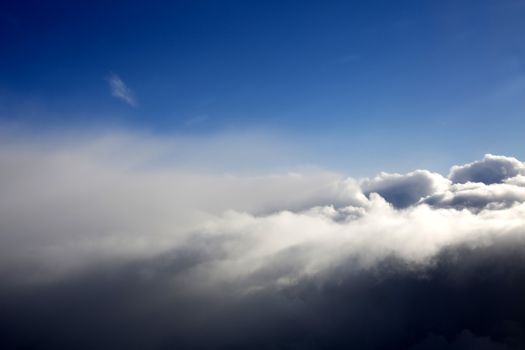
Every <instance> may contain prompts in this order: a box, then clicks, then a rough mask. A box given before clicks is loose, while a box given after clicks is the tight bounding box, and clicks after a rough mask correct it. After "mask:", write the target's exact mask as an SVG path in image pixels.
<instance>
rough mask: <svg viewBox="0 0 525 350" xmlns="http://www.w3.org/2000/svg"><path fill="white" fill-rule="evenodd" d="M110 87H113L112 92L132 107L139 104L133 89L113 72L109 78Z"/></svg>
mask: <svg viewBox="0 0 525 350" xmlns="http://www.w3.org/2000/svg"><path fill="white" fill-rule="evenodd" d="M108 82H109V87H110V88H111V94H112V95H113V96H114V97H116V98H118V99H120V100H122V101H124V102H126V103H127V104H129V105H130V106H132V107H136V106H137V101H136V99H135V96H134V94H133V91H131V89H130V88H129V87H128V86H127V85H126V84H125V83H124V81H123V80H122V79H121V78H120V77H119V76H118V75H116V74H114V73H112V74H111V75H110V77H109V78H108Z"/></svg>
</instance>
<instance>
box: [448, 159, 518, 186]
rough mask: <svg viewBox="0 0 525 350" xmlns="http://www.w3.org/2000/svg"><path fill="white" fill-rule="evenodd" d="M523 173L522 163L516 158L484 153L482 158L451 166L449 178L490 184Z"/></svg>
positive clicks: (455, 180) (457, 181)
mask: <svg viewBox="0 0 525 350" xmlns="http://www.w3.org/2000/svg"><path fill="white" fill-rule="evenodd" d="M524 173H525V167H524V166H523V163H522V162H520V161H519V160H517V159H516V158H512V157H504V156H495V155H492V154H486V155H485V157H483V159H482V160H479V161H475V162H473V163H469V164H465V165H456V166H453V167H452V169H451V170H450V175H449V178H450V180H451V181H452V182H454V183H466V182H481V183H484V184H486V185H490V184H495V183H501V182H503V180H505V179H508V178H512V177H515V176H517V175H519V174H522V175H523V174H524Z"/></svg>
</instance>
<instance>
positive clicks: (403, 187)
mask: <svg viewBox="0 0 525 350" xmlns="http://www.w3.org/2000/svg"><path fill="white" fill-rule="evenodd" d="M447 186H448V180H446V179H445V178H443V176H441V175H439V174H436V173H431V172H429V171H427V170H416V171H414V172H411V173H408V174H406V175H401V174H388V173H381V174H379V175H378V176H377V177H375V178H374V179H372V180H368V179H367V180H365V181H363V182H362V183H361V188H362V190H363V192H364V193H365V194H366V195H368V194H370V193H372V192H375V193H378V194H379V195H381V197H383V198H385V199H386V200H387V201H388V202H389V203H392V204H393V205H394V206H395V207H396V208H406V207H408V206H410V205H412V204H415V203H417V202H418V201H419V200H420V199H421V198H423V197H426V196H428V195H431V194H433V193H435V192H436V191H439V190H440V189H444V188H446V187H447Z"/></svg>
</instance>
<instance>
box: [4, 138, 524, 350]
mask: <svg viewBox="0 0 525 350" xmlns="http://www.w3.org/2000/svg"><path fill="white" fill-rule="evenodd" d="M3 146H4V147H2V148H1V151H0V169H1V171H0V186H1V187H0V188H1V191H2V196H1V197H0V223H1V228H0V307H1V308H2V313H1V316H0V324H1V325H2V329H3V330H2V332H3V334H2V339H3V340H2V341H3V342H4V344H5V345H6V348H9V347H12V348H43V347H46V346H47V347H49V348H55V349H56V348H71V347H75V348H86V349H89V348H145V347H147V348H157V349H164V348H173V347H177V348H210V349H211V348H229V349H231V348H283V349H284V348H290V349H291V348H294V349H295V348H298V349H303V348H304V349H312V348H314V349H316V348H325V349H328V348H330V349H334V348H335V349H337V348H342V349H343V348H349V347H353V348H361V349H366V348H371V349H387V348H388V349H391V348H396V349H403V348H407V349H408V348H413V349H433V348H436V347H439V348H442V349H443V348H444V349H446V348H450V349H463V348H465V349H467V348H473V347H479V348H483V347H484V348H486V349H493V348H494V349H500V348H501V349H503V348H505V349H507V348H509V349H510V348H516V349H518V348H520V347H521V346H523V345H524V344H525V336H524V333H523V331H522V330H523V329H525V328H523V327H524V326H525V307H524V304H523V301H522V300H523V293H524V292H525V269H524V268H523V267H524V266H525V181H524V178H525V176H524V173H523V169H524V164H523V163H521V162H520V161H518V160H517V159H515V158H509V157H504V156H493V155H486V156H485V157H484V158H483V159H482V160H481V161H477V162H474V163H470V164H467V165H463V166H454V167H452V170H451V172H450V175H449V176H448V177H445V176H442V175H440V174H437V173H434V172H430V171H428V170H415V171H413V172H410V173H408V174H388V173H381V174H379V175H378V176H376V177H374V178H371V179H352V178H345V177H343V176H341V175H339V174H336V173H333V172H328V171H320V170H315V171H307V172H297V171H295V172H290V173H282V174H274V173H261V174H250V175H246V174H244V175H243V174H223V173H217V172H213V171H208V172H205V171H197V170H191V168H188V167H187V166H176V165H175V166H174V165H170V166H167V165H162V164H163V163H161V165H159V163H158V162H155V161H153V160H155V159H159V158H162V157H159V153H162V152H164V151H165V150H166V149H172V146H173V145H171V144H165V143H164V144H163V143H162V142H160V143H159V142H157V141H155V142H152V141H151V140H143V139H136V138H119V137H113V136H107V135H106V136H104V137H101V138H95V139H90V140H87V141H86V140H84V141H81V142H75V143H67V142H63V143H60V142H55V143H53V144H45V145H42V144H40V143H39V142H38V141H35V142H33V143H26V144H20V143H5V144H4V145H3ZM214 151H215V152H216V150H214ZM215 154H216V153H214V155H215ZM152 164H153V165H152ZM496 303H498V306H495V305H496ZM443 310H445V311H446V312H445V311H443ZM28 335H30V336H28ZM42 344H45V346H43V345H42Z"/></svg>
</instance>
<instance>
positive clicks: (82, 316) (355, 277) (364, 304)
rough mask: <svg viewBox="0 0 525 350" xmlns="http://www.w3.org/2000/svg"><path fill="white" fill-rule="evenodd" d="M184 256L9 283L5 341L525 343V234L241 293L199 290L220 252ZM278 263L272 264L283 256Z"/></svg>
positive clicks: (233, 345)
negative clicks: (420, 260) (200, 276)
mask: <svg viewBox="0 0 525 350" xmlns="http://www.w3.org/2000/svg"><path fill="white" fill-rule="evenodd" d="M180 254H181V252H173V253H170V254H166V255H164V256H163V257H157V258H155V259H149V260H141V261H137V262H135V263H132V264H127V265H125V266H120V267H115V266H114V267H112V268H106V269H97V270H94V271H91V272H85V273H83V274H80V275H76V276H73V277H70V278H68V279H66V280H63V281H61V282H55V283H51V284H46V285H40V286H38V287H32V288H31V287H27V286H26V287H18V288H11V289H8V288H4V289H2V292H1V293H0V308H1V310H2V313H0V326H1V327H0V332H1V342H2V348H6V349H9V348H17V349H62V348H63V349H66V348H75V349H110V348H126V349H143V348H149V349H170V348H177V349H243V348H244V349H245V348H250V349H274V348H279V349H348V348H358V349H393V348H394V349H437V348H439V349H472V348H475V349H521V348H523V347H524V346H525V331H524V330H525V301H524V300H523V295H525V294H524V293H525V241H524V240H523V238H516V237H515V238H510V239H509V238H507V239H505V240H498V241H496V242H495V243H494V244H492V245H490V246H486V247H477V248H476V247H469V246H465V245H457V246H453V247H449V248H447V249H445V250H443V251H442V252H440V253H439V254H438V255H437V256H435V257H434V258H432V260H431V261H429V262H428V263H425V264H419V265H413V264H410V263H407V262H406V261H405V260H403V259H400V258H399V257H397V256H395V255H394V256H391V257H387V258H385V259H383V260H382V261H380V262H379V263H378V264H377V265H375V266H374V267H372V268H366V269H364V268H357V267H355V265H354V264H353V263H352V258H351V257H349V260H346V261H344V262H342V263H341V264H338V265H337V266H333V267H332V268H330V269H328V270H326V271H324V272H323V273H322V274H316V275H312V276H309V277H303V278H300V279H298V280H297V281H295V282H294V283H293V284H290V285H286V286H281V287H276V286H271V285H268V286H266V287H263V288H260V289H257V290H253V291H251V292H249V293H240V294H239V293H238V292H239V290H243V286H242V284H243V282H237V283H232V284H227V285H222V286H216V288H214V289H200V288H198V287H197V286H196V285H197V284H198V283H197V282H196V281H192V280H191V278H188V277H189V275H188V273H189V272H190V271H191V270H192V269H195V268H197V267H198V265H199V264H202V263H203V262H204V261H206V260H207V259H208V258H209V257H205V255H199V254H195V255H194V256H191V254H190V257H188V255H186V256H182V257H180V256H179V255H180ZM271 265H272V263H271V262H270V266H268V267H264V269H266V270H268V269H270V270H272V269H273V268H275V267H276V265H277V266H281V264H279V263H277V264H274V266H273V267H272V266H271ZM266 273H268V271H266V272H265V273H263V274H262V275H264V274H266ZM274 273H277V274H278V273H279V272H278V271H274ZM256 275H257V273H256V274H255V276H256ZM259 275H260V274H259ZM260 276H261V275H260ZM259 278H263V279H264V277H259ZM239 283H240V284H239Z"/></svg>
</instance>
